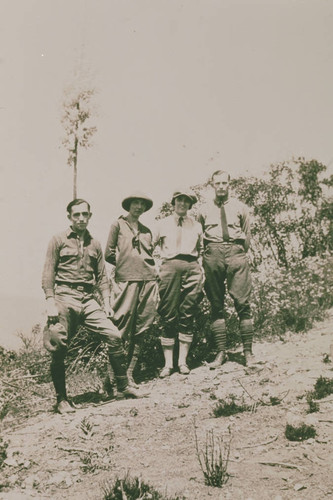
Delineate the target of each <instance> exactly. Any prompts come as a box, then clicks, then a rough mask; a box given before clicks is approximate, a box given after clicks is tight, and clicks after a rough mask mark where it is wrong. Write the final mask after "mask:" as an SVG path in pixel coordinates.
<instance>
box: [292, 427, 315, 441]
mask: <svg viewBox="0 0 333 500" xmlns="http://www.w3.org/2000/svg"><path fill="white" fill-rule="evenodd" d="M316 435H317V432H316V429H315V428H314V426H313V425H307V424H304V423H303V424H302V425H299V426H294V425H291V424H287V425H286V429H285V436H286V438H287V439H288V440H289V441H305V440H306V439H311V438H314V437H316Z"/></svg>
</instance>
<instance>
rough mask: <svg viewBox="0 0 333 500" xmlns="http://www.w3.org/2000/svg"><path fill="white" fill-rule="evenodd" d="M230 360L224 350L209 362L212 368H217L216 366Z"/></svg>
mask: <svg viewBox="0 0 333 500" xmlns="http://www.w3.org/2000/svg"><path fill="white" fill-rule="evenodd" d="M227 360H228V358H227V355H226V353H225V352H224V351H220V352H218V353H217V354H216V357H215V359H214V361H213V362H212V363H208V366H209V369H210V370H215V368H219V367H220V366H222V365H223V363H225V362H226V361H227Z"/></svg>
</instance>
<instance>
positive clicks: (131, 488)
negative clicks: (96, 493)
mask: <svg viewBox="0 0 333 500" xmlns="http://www.w3.org/2000/svg"><path fill="white" fill-rule="evenodd" d="M103 494H104V496H103V499H104V500H124V499H125V498H126V500H182V499H183V498H184V497H182V498H181V497H173V498H171V497H166V496H165V495H162V494H161V493H159V492H158V491H157V490H155V489H154V488H153V487H152V486H150V485H149V484H147V483H145V482H144V481H142V479H140V478H138V477H134V478H131V477H129V476H128V475H127V476H126V477H125V478H124V479H120V478H116V479H115V480H114V481H113V482H112V483H110V484H107V485H106V486H105V487H104V488H103Z"/></svg>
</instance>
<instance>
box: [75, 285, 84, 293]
mask: <svg viewBox="0 0 333 500" xmlns="http://www.w3.org/2000/svg"><path fill="white" fill-rule="evenodd" d="M76 289H77V290H79V292H84V286H82V285H79V286H77V287H76Z"/></svg>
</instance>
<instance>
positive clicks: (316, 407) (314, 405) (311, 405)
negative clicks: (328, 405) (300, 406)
mask: <svg viewBox="0 0 333 500" xmlns="http://www.w3.org/2000/svg"><path fill="white" fill-rule="evenodd" d="M314 399H315V398H314V393H313V392H308V393H307V395H306V401H307V403H308V405H309V406H308V409H307V411H306V413H315V412H317V411H319V404H318V403H316V402H315V401H314Z"/></svg>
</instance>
